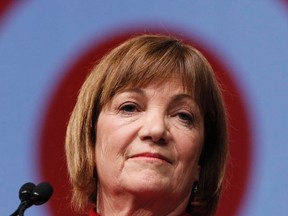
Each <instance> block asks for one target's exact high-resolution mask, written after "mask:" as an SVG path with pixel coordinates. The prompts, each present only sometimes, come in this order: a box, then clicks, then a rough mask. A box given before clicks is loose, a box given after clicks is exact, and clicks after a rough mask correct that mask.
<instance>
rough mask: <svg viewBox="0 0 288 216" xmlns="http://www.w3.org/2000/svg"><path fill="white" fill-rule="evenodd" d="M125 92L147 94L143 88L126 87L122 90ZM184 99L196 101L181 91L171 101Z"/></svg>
mask: <svg viewBox="0 0 288 216" xmlns="http://www.w3.org/2000/svg"><path fill="white" fill-rule="evenodd" d="M124 92H126V93H137V94H140V95H142V96H146V93H145V91H144V90H143V89H141V88H131V89H126V90H125V89H124V90H123V92H120V93H124ZM183 99H189V100H190V101H192V102H195V100H194V98H193V97H192V96H191V95H189V94H185V93H181V94H177V95H175V96H173V97H172V99H171V100H170V101H171V102H177V101H181V100H183ZM196 104H197V103H196Z"/></svg>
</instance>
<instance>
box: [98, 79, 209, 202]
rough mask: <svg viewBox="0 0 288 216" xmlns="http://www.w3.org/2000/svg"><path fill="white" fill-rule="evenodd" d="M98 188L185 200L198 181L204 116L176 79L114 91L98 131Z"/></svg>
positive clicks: (108, 191) (109, 191) (102, 115)
mask: <svg viewBox="0 0 288 216" xmlns="http://www.w3.org/2000/svg"><path fill="white" fill-rule="evenodd" d="M96 134H97V139H96V152H95V153H96V154H95V155H96V158H95V160H96V167H97V174H98V178H99V186H100V190H101V191H103V192H104V193H106V194H107V193H123V192H128V193H132V194H139V195H141V194H142V195H145V194H146V195H152V194H154V195H157V194H158V195H161V196H163V195H166V194H170V195H175V198H179V197H181V196H182V197H187V196H189V195H190V193H191V189H192V186H193V183H194V182H195V181H197V180H198V176H199V172H200V167H199V165H198V161H199V157H200V153H201V149H202V145H203V140H204V128H203V116H202V114H201V112H200V110H199V107H198V105H197V104H196V102H195V101H194V100H193V97H192V96H191V95H189V94H187V93H186V92H184V90H183V86H182V82H181V80H180V79H178V78H171V79H169V80H168V81H167V82H153V83H151V84H149V85H148V86H147V87H143V88H129V89H125V90H123V91H121V92H118V93H117V94H116V95H115V96H114V97H113V98H112V100H111V102H109V103H108V104H106V105H105V106H104V107H103V109H102V111H101V112H100V115H99V118H98V122H97V128H96Z"/></svg>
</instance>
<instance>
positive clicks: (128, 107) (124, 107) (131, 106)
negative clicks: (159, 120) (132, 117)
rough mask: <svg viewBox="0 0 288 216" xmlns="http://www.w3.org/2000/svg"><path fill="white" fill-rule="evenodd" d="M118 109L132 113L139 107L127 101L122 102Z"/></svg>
mask: <svg viewBox="0 0 288 216" xmlns="http://www.w3.org/2000/svg"><path fill="white" fill-rule="evenodd" d="M119 111H120V112H122V113H126V114H132V113H134V112H137V111H139V107H138V106H137V104H135V103H132V102H129V103H124V104H122V105H121V106H120V107H119Z"/></svg>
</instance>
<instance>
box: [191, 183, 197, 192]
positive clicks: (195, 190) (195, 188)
mask: <svg viewBox="0 0 288 216" xmlns="http://www.w3.org/2000/svg"><path fill="white" fill-rule="evenodd" d="M197 192H198V182H195V183H194V185H193V190H192V193H193V194H196V193H197Z"/></svg>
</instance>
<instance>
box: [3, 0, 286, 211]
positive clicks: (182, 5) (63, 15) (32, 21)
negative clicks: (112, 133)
mask: <svg viewBox="0 0 288 216" xmlns="http://www.w3.org/2000/svg"><path fill="white" fill-rule="evenodd" d="M10 2H13V4H11V5H10V7H8V8H6V10H4V7H2V8H3V9H2V10H1V11H2V12H1V16H0V18H1V19H0V146H1V151H0V162H1V163H0V173H1V178H0V185H1V189H0V214H1V215H9V214H11V213H12V212H13V211H14V210H15V208H16V206H17V205H18V202H19V200H18V198H17V194H18V189H19V187H20V186H21V185H22V184H23V183H25V182H27V181H34V182H39V181H40V180H42V176H41V172H40V171H39V170H40V169H41V166H40V165H39V162H38V158H39V154H40V153H39V151H40V147H39V133H40V131H41V128H42V122H43V116H44V115H45V113H46V111H47V107H48V106H49V101H50V99H51V97H52V95H53V93H54V90H55V88H56V87H57V85H58V84H59V83H60V81H61V80H62V79H63V77H64V76H65V75H66V74H65V72H66V68H67V67H69V65H71V64H73V62H75V61H76V60H77V59H78V57H79V56H80V55H83V53H85V52H86V51H87V50H88V49H89V47H90V46H91V44H92V43H93V44H95V43H96V44H97V42H99V43H100V42H101V41H103V40H104V39H106V38H107V37H110V38H111V37H112V38H113V35H117V34H120V33H122V32H125V31H129V30H131V29H135V28H137V29H138V30H139V29H140V30H141V29H143V31H146V32H147V31H148V32H149V29H150V28H151V29H152V28H153V29H155V28H157V29H158V30H159V31H161V32H167V33H169V31H171V30H173V31H174V32H178V33H179V35H181V34H185V37H191V38H194V39H195V38H196V39H197V40H198V41H201V44H204V45H205V46H206V47H208V48H209V50H212V51H213V53H214V54H217V57H218V58H219V59H221V61H223V62H225V65H226V66H227V67H228V69H230V70H229V71H230V73H231V74H230V75H231V76H232V77H233V78H234V79H235V81H236V82H237V85H238V86H239V88H240V90H241V94H242V96H243V98H244V101H245V106H246V108H247V110H248V113H249V117H250V124H251V125H250V127H251V129H252V132H253V134H252V140H253V142H252V145H253V146H251V149H253V151H251V152H252V156H251V162H250V163H251V169H250V170H249V181H248V182H249V184H248V186H247V188H246V189H245V190H246V193H245V196H244V199H243V201H242V202H241V205H240V207H239V209H238V210H237V215H240V216H250V215H251V216H256V215H267V216H270V215H277V216H281V215H283V216H284V215H287V212H288V205H287V200H288V183H287V179H288V169H287V164H288V163H287V155H288V143H287V129H288V125H287V122H288V116H287V110H288V100H287V92H288V54H287V50H288V3H287V1H280V0H255V1H250V0H235V1H228V0H227V1H212V0H211V1H208V0H203V1H196V0H193V1H192V0H191V1H188V0H175V1H167V0H158V1H152V0H146V1H135V0H134V1H133V0H123V1H111V0H106V1H97V0H87V1H76V0H69V1H56V0H50V1H44V0H37V1H36V0H29V1H24V0H22V1H17V2H16V1H10ZM3 5H4V4H3ZM55 130H57V125H55ZM59 145H61V144H59ZM28 211H29V212H28ZM28 211H27V213H26V214H27V215H31V216H32V215H35V216H36V215H47V216H48V215H51V212H50V210H49V206H48V205H45V206H41V207H34V208H33V209H29V210H28Z"/></svg>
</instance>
